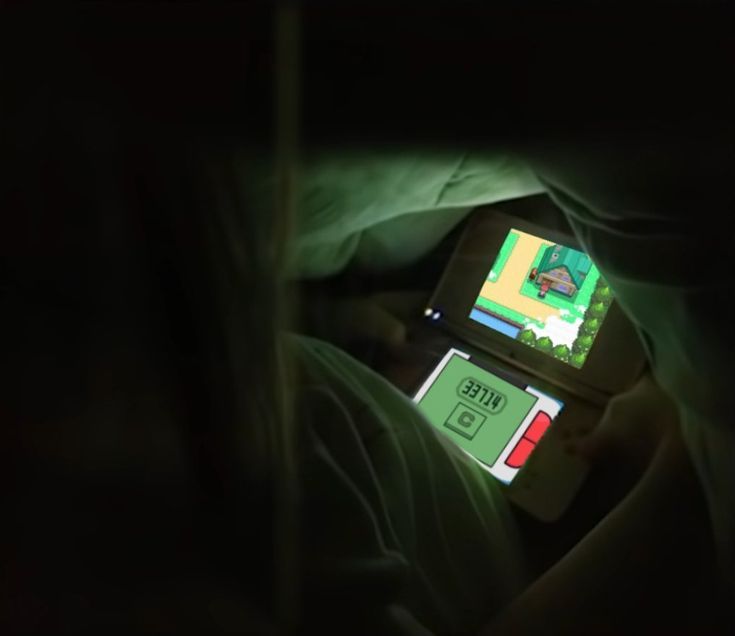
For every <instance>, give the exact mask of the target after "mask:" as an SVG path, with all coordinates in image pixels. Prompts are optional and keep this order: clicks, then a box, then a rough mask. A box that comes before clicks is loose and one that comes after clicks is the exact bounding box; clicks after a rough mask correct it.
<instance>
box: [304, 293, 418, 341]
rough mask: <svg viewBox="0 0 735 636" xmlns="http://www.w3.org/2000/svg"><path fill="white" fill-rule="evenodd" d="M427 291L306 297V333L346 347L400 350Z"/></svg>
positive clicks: (416, 317) (416, 318)
mask: <svg viewBox="0 0 735 636" xmlns="http://www.w3.org/2000/svg"><path fill="white" fill-rule="evenodd" d="M426 296H427V294H426V293H425V292H415V291H400V292H386V293H379V294H372V295H355V296H346V297H332V296H328V295H321V296H316V297H314V296H311V297H309V296H308V295H306V296H305V298H304V303H305V307H304V310H305V311H304V312H303V313H304V317H305V318H306V324H305V325H304V327H305V328H306V331H307V333H309V334H311V335H315V336H317V337H319V338H322V339H323V340H327V341H329V342H332V343H333V344H336V345H338V346H340V347H343V348H345V349H348V350H350V349H353V348H355V346H357V347H362V346H364V345H369V346H371V347H375V346H378V347H385V348H387V349H392V350H397V349H400V347H401V346H403V345H404V344H405V342H406V335H407V325H408V324H409V323H410V322H412V321H414V320H418V319H420V317H421V311H422V310H423V308H424V305H425V303H426Z"/></svg>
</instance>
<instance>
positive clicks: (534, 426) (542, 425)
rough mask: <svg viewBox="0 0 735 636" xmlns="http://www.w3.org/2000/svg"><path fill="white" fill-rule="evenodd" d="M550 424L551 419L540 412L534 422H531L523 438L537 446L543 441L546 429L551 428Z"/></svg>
mask: <svg viewBox="0 0 735 636" xmlns="http://www.w3.org/2000/svg"><path fill="white" fill-rule="evenodd" d="M549 424H551V418H550V417H549V416H548V415H547V414H546V413H544V412H543V411H539V412H538V413H537V414H536V417H534V418H533V422H531V425H530V426H529V427H528V429H527V430H526V432H525V433H524V435H523V437H526V438H528V439H530V440H531V441H532V442H533V443H534V444H535V443H537V442H538V441H539V440H540V439H541V436H542V435H543V434H544V433H545V432H546V429H547V428H549Z"/></svg>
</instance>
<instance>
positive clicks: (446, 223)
mask: <svg viewBox="0 0 735 636" xmlns="http://www.w3.org/2000/svg"><path fill="white" fill-rule="evenodd" d="M299 184H300V188H299V196H298V198H297V202H296V210H297V218H296V220H295V228H294V232H293V237H292V245H291V249H290V260H289V263H288V271H289V273H290V276H291V277H293V278H301V279H314V278H320V277H326V276H330V275H333V274H336V273H338V272H340V271H341V270H342V269H344V268H345V267H346V266H347V265H348V264H350V263H354V264H357V265H358V266H359V267H361V268H363V269H365V270H369V271H381V270H389V269H391V268H395V267H400V266H402V265H405V264H408V263H410V262H412V261H414V260H416V259H418V258H420V257H421V256H422V255H424V254H426V253H427V252H428V251H430V250H431V249H432V248H433V247H434V246H435V245H436V244H437V243H438V242H439V241H440V240H441V239H442V238H443V237H444V236H446V235H447V233H448V232H450V231H451V229H452V228H453V227H455V226H456V225H457V224H458V223H459V222H460V221H461V220H462V219H463V218H465V216H466V215H467V214H468V213H469V211H470V210H472V209H473V208H475V207H477V206H479V205H483V204H488V203H493V202H496V201H502V200H507V199H513V198H517V197H522V196H528V195H531V194H537V193H540V192H543V187H542V186H541V184H540V183H539V182H538V180H537V179H536V178H535V177H534V175H533V173H532V172H531V171H530V170H529V169H528V168H527V167H526V166H525V165H524V164H523V163H521V162H520V161H518V160H517V159H514V158H512V157H510V156H507V155H504V154H497V155H492V154H487V155H479V154H473V153H467V152H435V153H430V152H423V151H416V150H411V151H409V150H406V151H394V150H391V151H390V152H388V151H377V150H374V151H360V152H357V151H356V152H353V153H345V152H340V153H339V154H333V155H330V154H329V153H327V152H323V153H321V154H317V155H312V156H309V157H306V158H305V159H304V161H303V162H302V167H301V173H300V175H299Z"/></svg>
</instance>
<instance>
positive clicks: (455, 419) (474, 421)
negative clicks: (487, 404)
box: [444, 402, 487, 439]
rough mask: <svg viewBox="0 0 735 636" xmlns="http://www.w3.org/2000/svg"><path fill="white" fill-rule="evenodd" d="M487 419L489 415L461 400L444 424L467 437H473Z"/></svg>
mask: <svg viewBox="0 0 735 636" xmlns="http://www.w3.org/2000/svg"><path fill="white" fill-rule="evenodd" d="M486 419H487V417H486V416H485V415H484V414H483V413H481V412H480V411H477V410H475V409H473V408H472V407H471V406H467V405H466V404H464V403H462V402H460V403H459V404H457V406H455V407H454V409H453V410H452V412H451V414H450V415H449V417H448V418H447V421H446V422H444V426H446V427H447V428H448V429H450V430H452V431H454V432H455V433H457V434H459V435H461V436H462V437H464V438H465V439H472V438H473V437H475V435H477V431H479V430H480V427H481V426H482V425H483V424H484V423H485V420H486Z"/></svg>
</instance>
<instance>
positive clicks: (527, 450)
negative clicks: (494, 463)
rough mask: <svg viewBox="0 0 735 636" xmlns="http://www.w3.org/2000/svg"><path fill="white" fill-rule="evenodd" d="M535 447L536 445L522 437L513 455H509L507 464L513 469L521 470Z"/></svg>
mask: <svg viewBox="0 0 735 636" xmlns="http://www.w3.org/2000/svg"><path fill="white" fill-rule="evenodd" d="M535 447H536V444H534V443H533V442H529V441H528V440H527V439H524V438H523V437H521V439H520V440H518V443H517V444H516V447H515V448H514V449H513V451H512V452H511V454H510V455H508V458H507V459H506V460H505V463H506V464H507V465H508V466H510V467H511V468H520V467H521V466H523V462H525V461H526V460H527V459H528V456H529V455H530V454H531V451H532V450H533V449H534V448H535Z"/></svg>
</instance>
